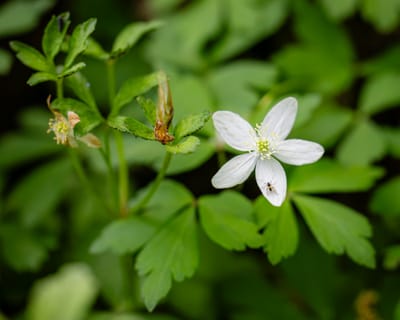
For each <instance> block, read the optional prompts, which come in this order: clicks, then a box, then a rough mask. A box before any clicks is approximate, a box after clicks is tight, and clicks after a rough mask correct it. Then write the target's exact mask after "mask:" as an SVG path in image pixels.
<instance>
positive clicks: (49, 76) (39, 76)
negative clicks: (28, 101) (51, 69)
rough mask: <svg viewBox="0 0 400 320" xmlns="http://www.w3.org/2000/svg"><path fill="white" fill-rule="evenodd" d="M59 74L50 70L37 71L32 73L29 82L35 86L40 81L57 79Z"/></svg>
mask: <svg viewBox="0 0 400 320" xmlns="http://www.w3.org/2000/svg"><path fill="white" fill-rule="evenodd" d="M56 80H57V76H55V75H54V74H53V73H48V72H35V73H34V74H32V75H31V76H30V77H29V79H28V81H27V84H29V85H30V86H35V85H37V84H39V83H42V82H46V81H56Z"/></svg>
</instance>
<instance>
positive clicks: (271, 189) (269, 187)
mask: <svg viewBox="0 0 400 320" xmlns="http://www.w3.org/2000/svg"><path fill="white" fill-rule="evenodd" d="M267 190H268V191H269V192H272V191H274V187H273V186H272V184H271V182H267Z"/></svg>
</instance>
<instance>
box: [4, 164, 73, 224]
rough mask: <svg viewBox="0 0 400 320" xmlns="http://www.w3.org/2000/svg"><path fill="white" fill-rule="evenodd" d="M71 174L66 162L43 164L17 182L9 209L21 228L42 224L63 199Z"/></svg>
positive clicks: (9, 202)
mask: <svg viewBox="0 0 400 320" xmlns="http://www.w3.org/2000/svg"><path fill="white" fill-rule="evenodd" d="M72 172H73V171H72V167H71V163H70V161H69V160H68V159H67V160H64V159H63V160H58V161H53V162H51V163H47V164H44V165H42V166H41V167H39V168H37V169H36V170H34V171H32V172H31V173H30V174H28V175H26V176H24V178H23V179H22V180H21V181H19V182H18V183H17V185H16V187H15V188H14V189H13V190H12V192H11V194H10V196H9V198H8V202H7V207H8V209H9V210H16V211H17V214H18V216H19V219H20V223H21V224H22V225H24V226H28V227H32V226H35V225H38V224H40V223H42V222H43V220H44V219H45V218H47V217H48V215H49V214H51V213H53V210H54V209H55V207H56V205H57V204H58V203H59V201H60V200H61V198H62V197H63V195H64V192H65V190H66V187H67V184H66V183H67V182H68V177H69V176H70V175H71V174H72Z"/></svg>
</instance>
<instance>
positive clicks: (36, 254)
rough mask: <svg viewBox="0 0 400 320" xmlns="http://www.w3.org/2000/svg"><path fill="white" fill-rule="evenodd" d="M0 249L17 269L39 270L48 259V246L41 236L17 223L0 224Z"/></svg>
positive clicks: (5, 258) (6, 259)
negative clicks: (42, 241) (41, 239)
mask: <svg viewBox="0 0 400 320" xmlns="http://www.w3.org/2000/svg"><path fill="white" fill-rule="evenodd" d="M0 249H1V250H0V251H1V253H2V256H3V258H4V260H5V261H6V262H7V263H8V264H9V265H10V266H11V267H12V268H13V269H15V270H17V271H37V270H38V269H39V268H40V267H41V265H42V264H43V262H44V261H45V260H46V259H47V256H48V254H47V248H46V246H45V245H44V244H43V243H41V241H40V239H39V236H38V235H37V234H34V233H33V232H32V231H31V230H29V229H26V228H23V227H21V226H19V225H18V226H17V225H11V224H5V223H2V224H1V225H0Z"/></svg>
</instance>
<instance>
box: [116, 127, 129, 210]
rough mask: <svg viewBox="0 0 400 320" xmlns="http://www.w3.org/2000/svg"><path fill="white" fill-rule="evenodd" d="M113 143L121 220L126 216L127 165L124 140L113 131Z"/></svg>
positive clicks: (119, 134) (118, 133)
mask: <svg viewBox="0 0 400 320" xmlns="http://www.w3.org/2000/svg"><path fill="white" fill-rule="evenodd" d="M114 137H115V143H116V145H117V154H118V162H119V168H118V186H119V214H120V216H121V218H124V217H126V216H127V215H128V194H129V190H128V187H129V182H128V165H127V163H126V159H125V150H124V140H123V139H122V134H121V133H120V132H118V131H114Z"/></svg>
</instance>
